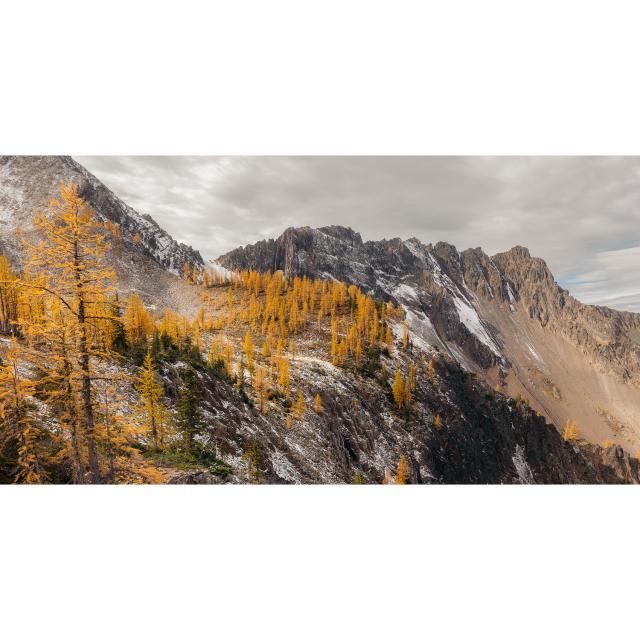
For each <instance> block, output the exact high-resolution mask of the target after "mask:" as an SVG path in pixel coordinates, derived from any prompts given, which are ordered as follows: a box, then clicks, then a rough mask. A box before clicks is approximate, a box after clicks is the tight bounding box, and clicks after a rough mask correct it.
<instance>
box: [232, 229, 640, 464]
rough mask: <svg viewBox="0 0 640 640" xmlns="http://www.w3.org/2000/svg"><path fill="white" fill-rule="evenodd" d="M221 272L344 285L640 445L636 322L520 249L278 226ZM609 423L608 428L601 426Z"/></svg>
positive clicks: (549, 408)
mask: <svg viewBox="0 0 640 640" xmlns="http://www.w3.org/2000/svg"><path fill="white" fill-rule="evenodd" d="M219 261H220V263H221V264H222V265H224V266H225V267H227V268H230V269H245V268H252V269H257V270H277V269H281V270H283V271H284V272H285V273H286V274H289V275H293V274H296V275H310V276H316V277H325V278H327V277H328V278H336V279H339V280H346V281H347V282H353V283H355V284H358V285H359V286H361V287H362V288H363V289H364V290H365V291H367V292H368V293H370V294H372V295H374V296H376V297H381V298H384V299H391V300H393V301H395V302H398V303H401V304H402V305H403V306H404V307H405V308H406V310H407V322H408V324H409V326H410V327H411V329H412V331H413V332H414V334H415V336H416V338H415V339H416V340H422V341H424V342H425V343H426V344H428V345H433V346H435V347H437V348H439V349H441V350H442V351H444V352H445V353H447V354H448V355H450V356H451V357H453V358H454V359H456V360H457V361H458V362H460V363H461V364H462V365H463V366H464V367H466V368H467V369H468V370H470V371H474V372H478V373H480V374H482V375H483V376H484V377H485V379H486V380H487V381H489V382H491V384H492V385H500V387H501V388H504V390H505V391H506V392H507V393H510V394H511V395H512V396H513V397H518V396H523V397H525V398H527V400H528V401H530V402H531V403H532V405H533V406H534V407H535V408H536V409H537V410H538V411H539V412H540V413H542V414H544V415H546V416H547V417H548V418H549V419H550V420H553V421H554V422H555V423H556V424H558V425H563V424H564V423H565V421H566V420H568V419H573V420H578V421H579V423H580V426H581V429H582V431H583V433H584V435H586V436H587V437H588V438H589V439H591V440H592V441H595V442H597V441H600V440H602V439H604V438H612V439H614V440H615V441H616V442H618V443H619V444H621V445H624V446H625V447H627V449H628V450H629V451H633V452H635V450H636V449H637V447H638V446H639V445H640V439H639V435H640V433H639V431H638V429H639V427H638V425H640V390H639V389H638V381H639V379H640V378H639V376H638V374H639V373H640V315H639V314H633V313H629V312H619V311H614V310H612V309H608V308H604V307H596V306H590V305H585V304H582V303H580V302H579V301H577V300H575V299H574V298H573V297H572V296H571V295H570V294H569V293H568V292H567V291H565V290H563V289H562V288H561V287H559V286H558V285H557V283H556V282H555V279H554V277H553V274H552V273H551V272H550V270H549V269H548V267H547V265H546V264H545V262H544V261H543V260H541V259H540V258H535V257H532V256H531V255H530V254H529V252H528V250H527V249H525V248H523V247H514V248H513V249H511V250H510V251H507V252H505V253H500V254H497V255H495V256H488V255H487V254H485V253H484V252H483V251H482V250H481V249H479V248H478V249H468V250H466V251H462V252H459V251H458V250H457V249H456V248H455V247H453V246H452V245H449V244H447V243H443V242H438V243H436V244H424V243H422V242H420V241H419V240H417V239H416V238H411V239H409V240H400V239H398V238H396V239H392V240H382V241H376V242H363V241H362V238H361V237H360V235H359V234H358V233H356V232H354V231H352V230H351V229H346V228H343V227H323V228H320V229H310V228H301V229H287V231H285V232H284V233H283V234H282V236H280V237H279V238H278V239H276V240H267V241H262V242H258V243H256V244H254V245H250V246H246V247H244V248H239V249H236V250H234V251H231V252H230V253H228V254H226V255H224V256H222V257H221V258H220V259H219ZM612 425H614V426H613V427H612Z"/></svg>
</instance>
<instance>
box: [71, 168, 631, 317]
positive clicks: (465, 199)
mask: <svg viewBox="0 0 640 640" xmlns="http://www.w3.org/2000/svg"><path fill="white" fill-rule="evenodd" d="M76 159H77V160H78V161H79V162H80V163H82V164H83V165H84V166H86V167H87V168H88V169H89V170H90V171H91V172H93V173H94V174H95V175H96V176H97V177H98V178H100V179H101V180H102V181H103V182H104V183H105V184H106V185H107V186H109V187H110V188H111V189H112V190H113V191H114V192H115V193H116V194H117V195H119V196H120V197H121V198H122V199H123V200H125V201H126V202H127V203H128V204H130V205H131V206H133V207H134V208H135V209H137V210H138V211H140V212H141V213H148V214H150V215H151V216H153V217H154V218H155V219H156V220H157V222H158V223H159V224H160V225H162V226H163V227H164V228H166V229H167V231H169V232H170V233H171V234H172V235H173V236H174V237H175V238H176V239H178V240H180V241H182V242H186V243H187V244H191V245H192V246H194V247H195V248H197V249H200V250H201V251H202V253H203V255H204V256H205V257H206V258H216V257H217V256H218V255H220V254H221V253H224V252H226V251H229V250H230V249H233V248H235V247H236V246H239V245H245V244H248V243H252V242H255V241H256V240H260V239H262V238H268V237H274V236H277V235H279V234H280V233H281V232H282V231H283V230H284V229H285V228H286V227H289V226H303V225H309V226H312V227H318V226H323V225H327V224H342V225H348V226H351V227H353V228H354V229H356V230H357V231H359V232H360V233H361V234H362V236H363V237H364V238H365V239H366V240H374V239H380V238H383V237H387V238H390V237H396V236H400V237H402V238H408V237H411V236H416V237H418V238H420V239H421V240H423V241H424V242H436V241H438V240H445V241H448V242H451V243H452V244H455V245H456V246H457V247H458V248H459V249H464V248H467V247H476V246H481V247H482V248H483V249H484V250H485V251H487V252H488V253H495V252H497V251H503V250H505V249H508V248H510V247H511V246H513V245H515V244H521V245H525V246H527V247H528V248H529V249H530V250H531V252H532V254H534V255H538V256H540V257H543V258H544V259H546V260H547V262H548V263H549V266H550V267H551V269H552V270H553V272H554V273H555V275H556V277H557V278H558V279H559V280H560V282H561V284H563V285H564V286H566V287H567V288H569V289H570V291H571V292H572V293H573V294H574V295H576V297H578V298H579V299H582V300H584V301H585V302H591V303H597V304H608V305H609V306H615V307H617V308H622V309H630V310H640V283H638V284H637V283H636V282H635V280H636V279H637V278H636V271H637V266H638V264H639V262H638V261H639V259H640V158H635V157H476V156H474V157H348V156H340V157H283V156H277V157H252V156H249V157H203V156H199V157H183V156H180V157H178V156H159V157H143V156H127V157H114V156H102V157H97V156H91V157H77V158H76Z"/></svg>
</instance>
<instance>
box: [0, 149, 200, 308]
mask: <svg viewBox="0 0 640 640" xmlns="http://www.w3.org/2000/svg"><path fill="white" fill-rule="evenodd" d="M60 181H64V182H75V183H76V184H77V185H78V187H79V193H80V195H81V196H82V198H83V199H84V200H86V201H87V202H88V203H89V204H90V205H91V206H92V207H93V208H94V210H95V211H96V212H97V214H98V217H99V218H100V219H102V220H109V221H111V222H113V223H115V224H117V225H119V227H120V232H121V238H120V241H119V242H118V246H117V247H115V250H114V256H113V259H114V266H115V267H116V270H117V272H118V281H119V285H120V288H121V291H122V292H123V293H128V292H137V293H140V294H141V295H142V296H143V297H145V298H147V299H148V300H150V301H154V302H157V301H158V300H162V299H163V297H162V294H163V293H166V292H168V293H170V294H171V295H173V296H177V297H180V296H181V295H183V293H184V291H183V288H182V287H180V285H179V282H180V281H179V279H178V278H176V277H173V276H178V275H180V274H181V273H182V269H183V265H184V264H185V263H186V264H189V265H191V266H192V267H193V266H195V267H196V269H197V270H199V271H201V270H202V269H203V267H204V262H203V260H202V256H201V255H200V253H199V252H198V251H196V250H194V249H192V248H191V247H189V246H186V245H184V244H182V243H179V242H176V240H174V239H173V238H172V237H171V236H170V235H169V234H168V233H167V232H166V231H165V230H164V229H162V228H161V227H160V226H159V225H158V224H157V223H156V222H155V221H154V220H153V218H151V216H148V215H142V214H140V213H138V212H137V211H135V210H134V209H133V208H131V207H130V206H129V205H127V204H125V203H124V202H123V201H122V200H120V198H118V197H117V196H116V195H115V194H114V193H113V192H112V191H111V190H110V189H108V188H107V187H106V186H105V185H104V184H103V183H102V182H100V181H99V180H98V179H97V178H96V177H95V176H93V175H92V174H91V173H89V172H88V171H87V170H86V169H85V168H84V167H83V166H81V165H80V164H79V163H77V162H76V161H75V160H73V159H72V158H70V157H68V156H0V250H2V251H3V252H4V253H7V254H8V255H10V256H13V257H14V258H18V257H19V256H20V254H21V245H20V240H19V233H18V230H19V231H20V233H22V234H25V235H26V236H29V235H31V234H33V233H34V230H33V224H32V223H33V219H34V217H35V215H36V214H38V213H40V212H41V211H43V210H44V209H45V208H46V207H47V204H48V203H49V200H50V199H51V198H52V197H54V196H56V195H57V193H58V190H59V184H60ZM176 283H178V284H176ZM185 304H187V306H192V305H193V304H194V301H192V300H190V301H185Z"/></svg>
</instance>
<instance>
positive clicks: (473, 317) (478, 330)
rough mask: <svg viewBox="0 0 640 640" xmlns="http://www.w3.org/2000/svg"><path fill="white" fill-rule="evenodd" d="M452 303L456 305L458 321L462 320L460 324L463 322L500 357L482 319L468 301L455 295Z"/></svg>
mask: <svg viewBox="0 0 640 640" xmlns="http://www.w3.org/2000/svg"><path fill="white" fill-rule="evenodd" d="M453 303H454V304H455V305H456V310H457V311H458V317H459V318H460V322H462V324H464V326H465V327H467V329H468V330H469V331H470V332H471V333H473V334H474V335H475V336H476V338H478V340H480V342H482V344H484V345H485V346H487V347H489V349H491V351H492V352H493V353H494V354H495V355H496V356H497V357H498V358H502V354H501V353H500V350H499V349H498V346H497V345H496V343H495V342H494V341H493V338H491V336H490V335H489V334H488V332H487V330H486V329H485V328H484V326H483V324H482V321H481V320H480V316H478V312H477V311H476V310H475V309H474V308H473V307H472V306H471V305H470V304H469V303H468V302H466V301H465V300H462V299H461V298H459V297H457V296H455V297H454V298H453Z"/></svg>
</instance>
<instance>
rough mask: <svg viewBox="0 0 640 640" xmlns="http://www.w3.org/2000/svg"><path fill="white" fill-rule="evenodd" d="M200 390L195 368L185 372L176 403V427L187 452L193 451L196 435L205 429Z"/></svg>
mask: <svg viewBox="0 0 640 640" xmlns="http://www.w3.org/2000/svg"><path fill="white" fill-rule="evenodd" d="M200 402H201V396H200V390H199V389H198V381H197V379H196V375H195V373H194V371H193V369H191V368H188V369H186V370H185V372H184V376H183V379H182V388H181V389H180V395H179V397H178V401H177V403H176V416H175V428H176V431H177V433H179V434H180V435H181V437H182V444H183V448H184V450H185V452H186V453H189V454H190V453H192V452H193V442H194V437H195V436H196V435H198V434H199V433H202V431H203V428H204V426H203V423H202V414H201V412H200Z"/></svg>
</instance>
